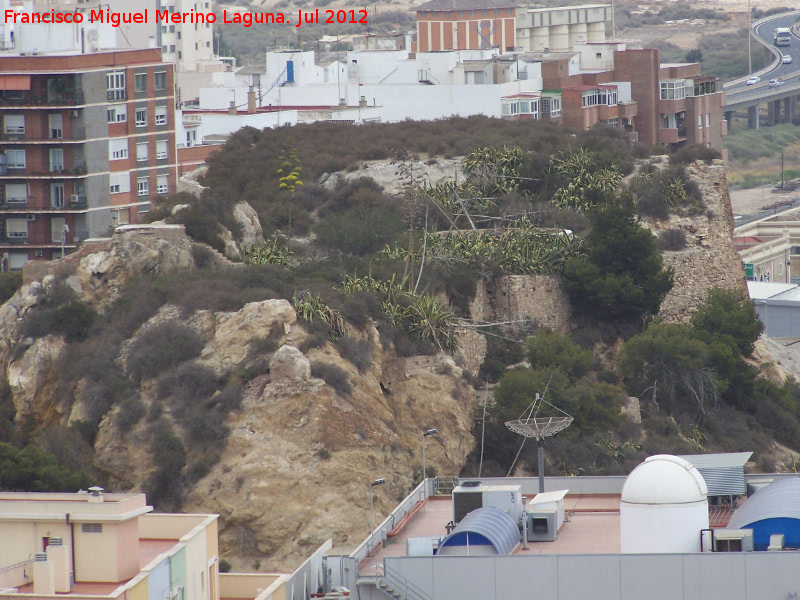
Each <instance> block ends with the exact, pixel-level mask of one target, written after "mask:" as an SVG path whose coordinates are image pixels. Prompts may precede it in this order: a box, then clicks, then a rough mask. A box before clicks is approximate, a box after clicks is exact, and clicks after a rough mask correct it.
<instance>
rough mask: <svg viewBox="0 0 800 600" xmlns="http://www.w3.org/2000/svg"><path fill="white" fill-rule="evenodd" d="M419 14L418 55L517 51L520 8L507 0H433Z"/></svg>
mask: <svg viewBox="0 0 800 600" xmlns="http://www.w3.org/2000/svg"><path fill="white" fill-rule="evenodd" d="M414 10H415V11H416V12H417V44H416V47H413V45H412V50H413V51H416V52H437V51H440V50H478V49H486V48H500V50H501V51H502V52H513V51H514V48H515V47H516V12H517V6H516V5H515V4H514V3H513V2H509V1H508V0H431V1H430V2H426V3H425V4H422V5H420V6H418V7H416V8H415V9H414Z"/></svg>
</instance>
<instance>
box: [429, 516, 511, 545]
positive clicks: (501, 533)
mask: <svg viewBox="0 0 800 600" xmlns="http://www.w3.org/2000/svg"><path fill="white" fill-rule="evenodd" d="M519 540H520V536H519V528H518V527H517V524H516V523H514V519H512V518H511V517H509V516H508V515H507V514H506V513H504V512H503V511H502V510H500V509H499V508H492V507H484V508H477V509H475V510H473V511H472V512H471V513H469V514H468V515H467V516H465V517H464V518H463V519H461V522H460V523H459V524H458V525H457V526H456V528H455V529H454V530H453V532H452V533H451V534H450V535H448V536H447V537H446V538H445V539H444V540H443V541H442V542H441V543H440V544H439V550H438V552H437V554H439V555H445V554H449V553H450V552H448V550H447V548H452V549H453V550H455V549H456V548H457V547H459V546H466V547H467V548H469V547H470V546H484V547H486V546H491V547H492V548H494V551H495V553H496V554H510V553H511V551H512V550H514V548H516V546H517V544H519ZM456 553H459V554H462V552H455V551H454V552H453V554H456ZM466 554H469V550H467V552H466Z"/></svg>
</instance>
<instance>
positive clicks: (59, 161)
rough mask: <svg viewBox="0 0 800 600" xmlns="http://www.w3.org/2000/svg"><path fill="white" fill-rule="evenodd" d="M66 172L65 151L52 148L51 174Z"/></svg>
mask: <svg viewBox="0 0 800 600" xmlns="http://www.w3.org/2000/svg"><path fill="white" fill-rule="evenodd" d="M63 170H64V149H63V148H51V149H50V172H51V173H60V172H61V171H63Z"/></svg>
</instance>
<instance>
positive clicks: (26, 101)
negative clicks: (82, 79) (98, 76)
mask: <svg viewBox="0 0 800 600" xmlns="http://www.w3.org/2000/svg"><path fill="white" fill-rule="evenodd" d="M82 104H86V101H85V99H84V96H83V90H75V91H73V92H63V93H58V94H34V93H32V92H27V91H25V92H21V91H5V92H0V106H5V107H15V108H53V107H56V106H80V105H82Z"/></svg>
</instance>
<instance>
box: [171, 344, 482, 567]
mask: <svg viewBox="0 0 800 600" xmlns="http://www.w3.org/2000/svg"><path fill="white" fill-rule="evenodd" d="M370 336H371V337H373V338H374V339H375V340H377V332H376V331H374V330H372V331H371V332H370ZM284 356H285V357H287V358H289V357H290V360H288V361H284V360H283V359H282V358H281V359H279V360H276V361H275V363H274V364H275V366H279V363H285V362H288V363H289V364H291V365H292V367H291V368H290V369H286V370H285V369H284V367H283V364H281V365H280V366H279V368H278V373H277V377H276V374H275V373H273V372H272V369H270V375H269V376H265V377H264V379H263V381H262V382H261V385H263V391H262V390H261V388H260V386H259V385H256V384H255V382H254V385H253V386H251V389H250V391H249V393H248V394H247V396H246V399H245V401H244V406H243V410H242V411H241V412H239V413H237V414H236V415H234V416H232V417H231V419H230V421H229V423H228V424H229V426H230V428H231V433H230V437H229V441H228V445H227V448H226V450H225V453H224V456H223V458H222V460H221V461H220V462H219V463H218V464H217V465H216V466H214V467H213V468H212V470H211V472H210V473H209V475H208V476H206V477H205V478H204V479H203V480H202V481H201V482H200V483H199V484H198V485H197V487H196V488H195V489H194V490H193V491H192V493H191V494H190V496H189V499H188V501H187V503H186V506H185V507H184V508H185V510H189V511H191V510H205V511H212V512H219V513H220V515H221V525H222V526H221V532H220V540H221V550H222V552H223V554H224V555H225V556H226V557H230V558H233V559H234V563H235V564H236V566H237V567H243V568H252V567H253V561H254V560H256V559H260V560H261V566H262V568H263V566H264V560H265V558H266V559H267V562H268V565H269V568H270V569H277V570H282V569H283V570H285V569H292V568H294V567H296V566H297V565H298V564H299V563H300V562H301V561H302V559H303V557H304V556H305V555H307V554H308V552H309V550H311V549H315V548H316V547H317V546H319V545H320V544H321V543H323V542H324V541H325V540H326V539H328V538H333V539H334V543H335V544H337V545H342V544H344V545H348V544H352V545H354V544H356V543H358V542H360V541H361V539H362V538H363V536H364V535H365V534H366V533H367V532H368V524H369V494H368V490H369V483H370V482H371V481H374V479H375V478H378V477H386V479H387V485H386V486H382V488H381V489H380V490H378V491H377V492H376V495H375V510H376V519H377V518H381V519H382V518H383V516H384V515H385V514H386V513H388V512H389V511H391V509H392V508H393V507H394V505H395V504H396V502H397V501H398V500H399V499H401V498H403V497H404V496H405V495H406V494H407V493H408V491H409V490H410V489H411V488H412V487H413V479H412V475H413V472H414V471H415V470H418V469H419V468H420V466H421V462H422V459H421V448H422V446H421V444H422V441H421V440H422V438H421V435H422V432H423V431H425V430H426V429H429V428H431V427H436V428H438V429H439V432H440V434H439V436H436V437H435V438H429V439H428V444H427V448H426V450H427V464H428V468H429V470H431V471H433V470H434V469H438V472H440V473H447V474H455V473H457V472H458V471H459V470H460V468H461V466H462V465H463V463H464V461H465V459H466V456H467V454H468V453H469V452H470V451H471V449H472V446H473V439H472V436H471V433H470V432H471V429H472V417H473V411H474V408H475V394H474V391H473V390H472V388H471V387H470V386H469V385H468V384H467V383H466V381H465V380H464V379H463V378H461V369H459V368H458V367H457V366H455V363H453V361H452V359H450V358H447V357H441V356H439V357H415V358H409V359H398V358H396V357H395V356H394V354H393V352H391V351H385V350H383V349H382V348H381V347H380V346H379V345H378V346H377V347H376V350H375V356H374V360H373V363H372V365H371V366H370V367H369V368H368V369H366V370H365V371H364V372H362V373H359V372H358V370H357V369H356V368H355V367H354V366H353V365H352V364H351V363H349V362H348V361H346V360H344V359H342V358H341V357H340V356H339V355H338V353H337V352H336V351H335V349H334V348H333V347H332V346H330V345H326V346H325V347H323V348H321V349H315V350H311V351H310V352H309V356H308V360H309V361H311V362H314V361H319V362H324V363H327V364H329V365H333V366H334V367H337V368H339V369H341V370H342V371H344V372H345V373H346V375H347V378H348V380H349V383H350V385H351V391H350V392H349V393H348V394H346V395H340V394H338V393H337V392H336V390H334V389H333V388H331V387H330V386H329V385H327V384H326V383H325V382H324V381H322V380H321V379H316V378H309V379H305V378H304V368H303V367H301V368H300V369H298V368H297V365H298V364H304V361H305V357H304V356H303V355H302V353H300V352H299V350H297V349H296V348H292V347H290V346H283V347H282V348H281V349H279V350H278V352H277V353H276V354H275V357H284ZM306 362H307V361H306ZM298 370H299V371H300V373H299V374H298V373H297V371H298ZM267 557H268V558H267Z"/></svg>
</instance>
